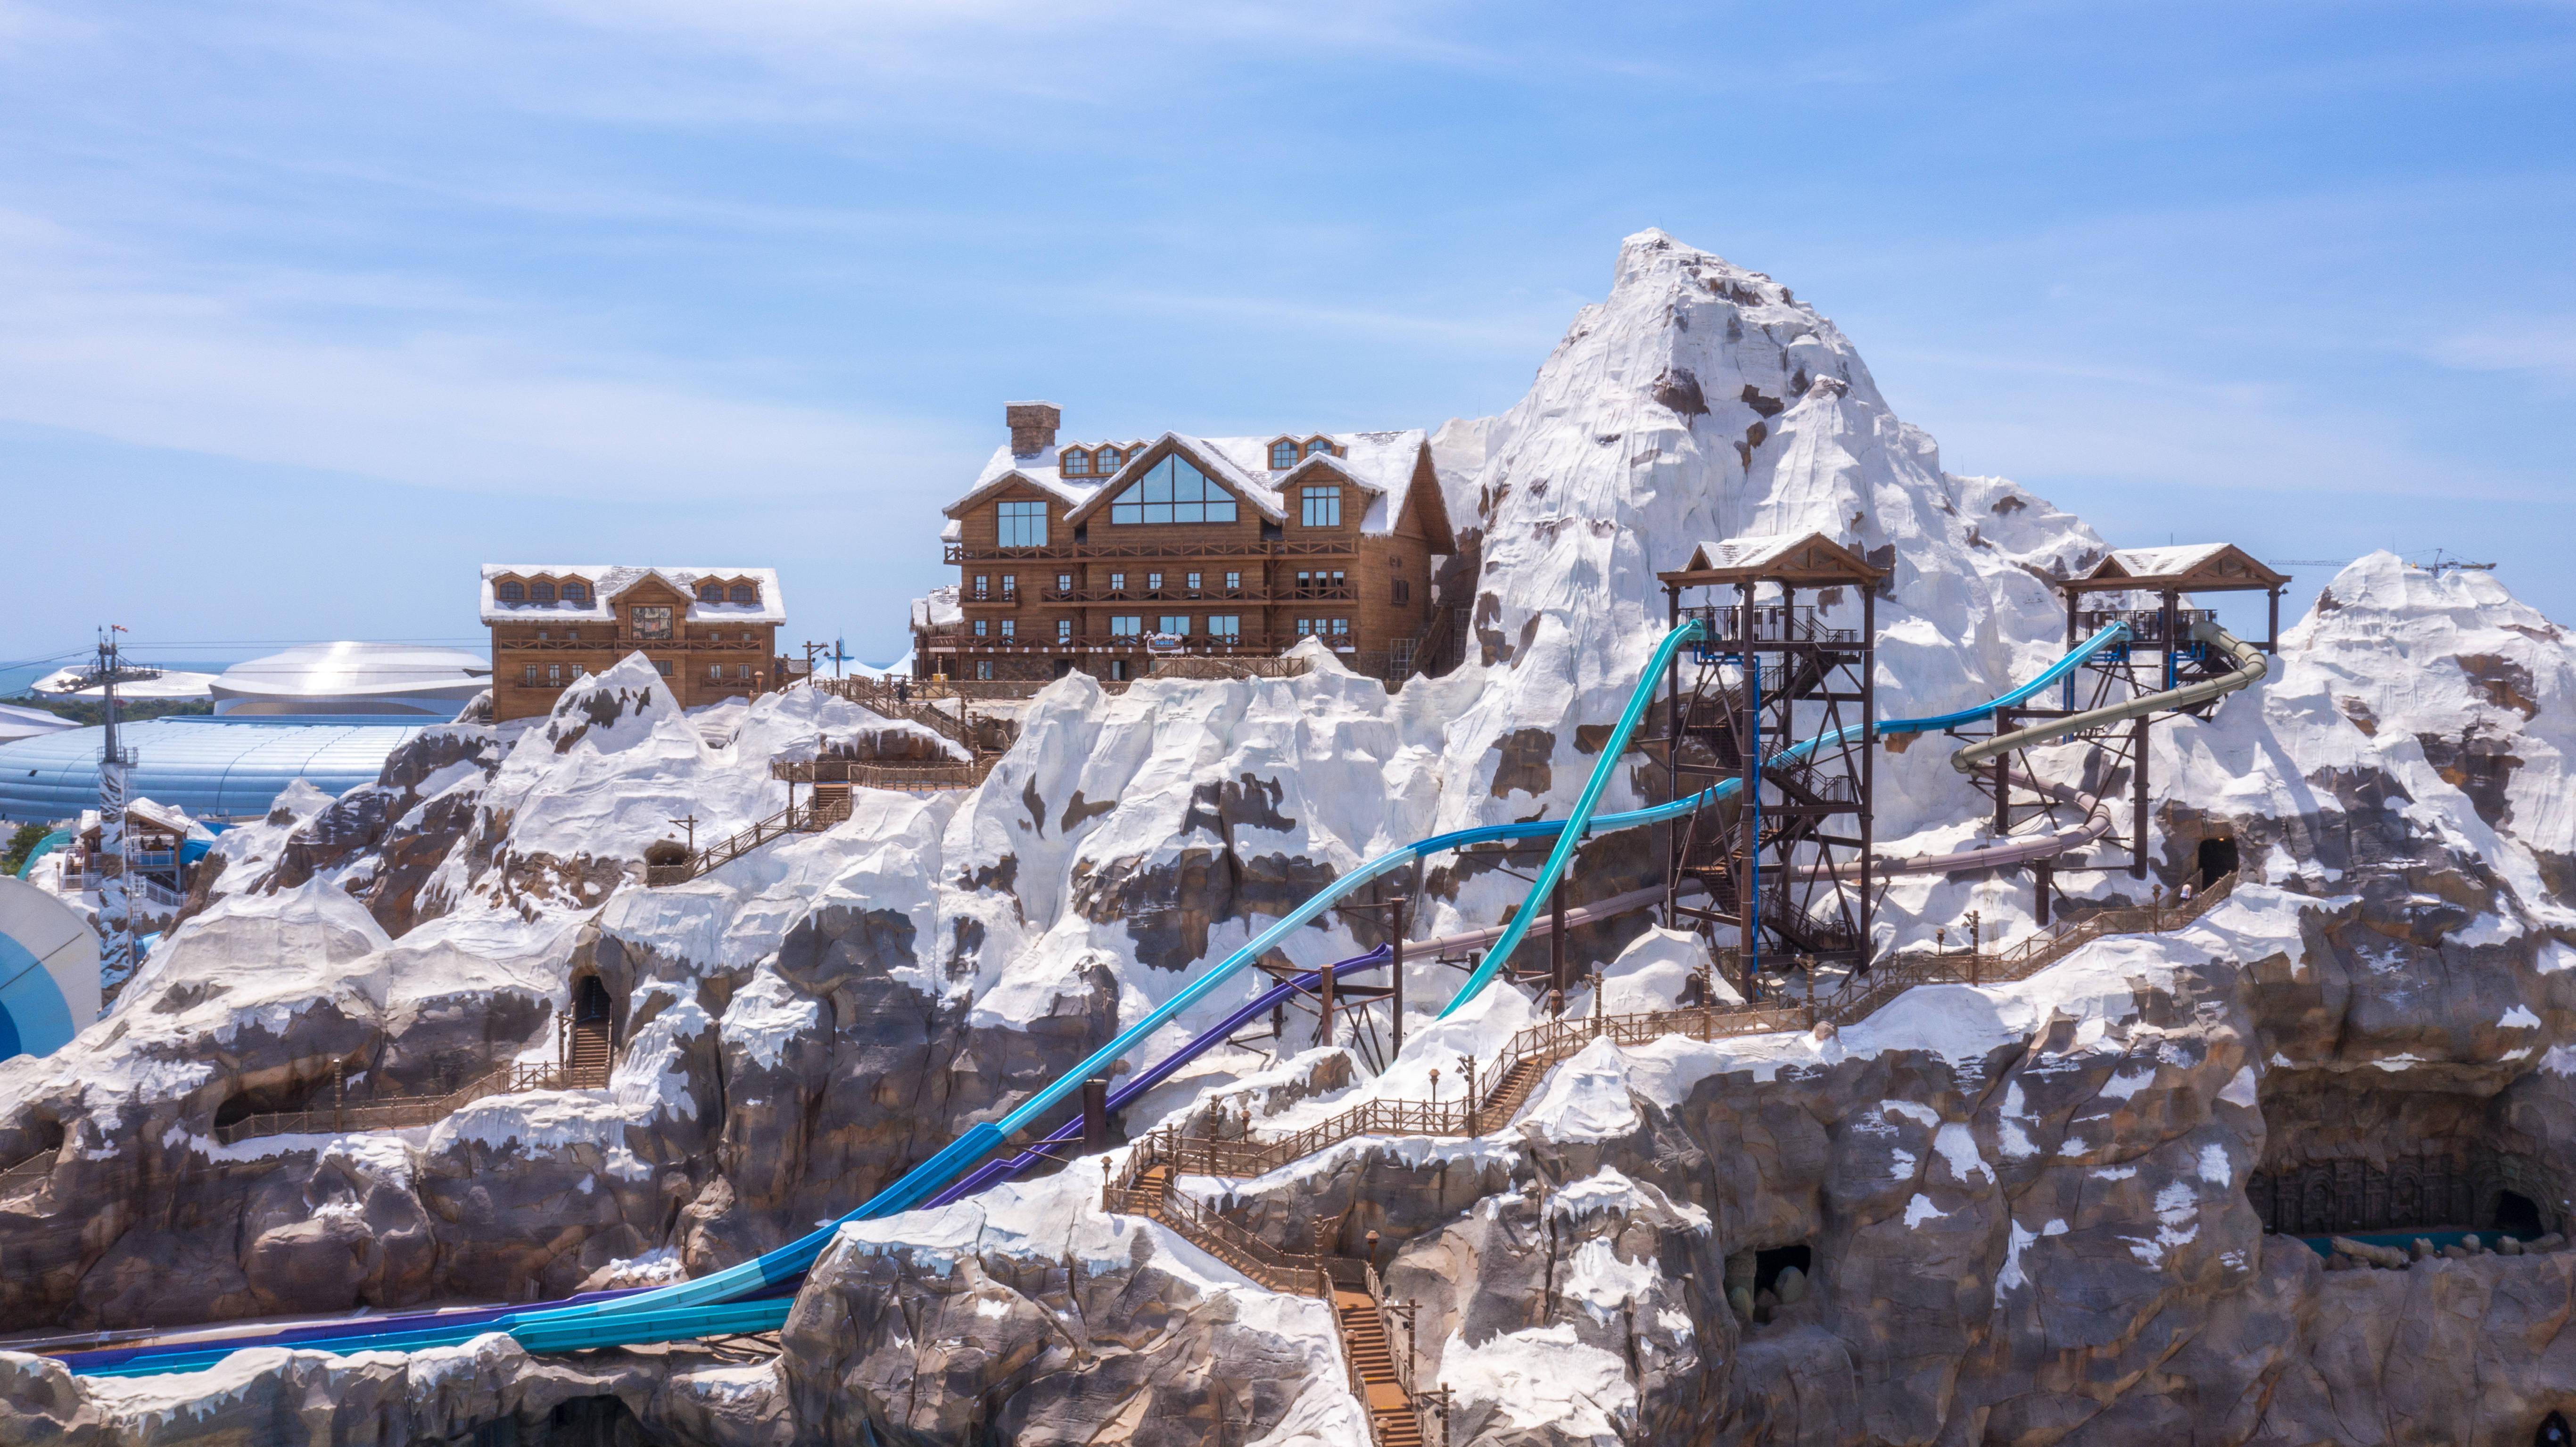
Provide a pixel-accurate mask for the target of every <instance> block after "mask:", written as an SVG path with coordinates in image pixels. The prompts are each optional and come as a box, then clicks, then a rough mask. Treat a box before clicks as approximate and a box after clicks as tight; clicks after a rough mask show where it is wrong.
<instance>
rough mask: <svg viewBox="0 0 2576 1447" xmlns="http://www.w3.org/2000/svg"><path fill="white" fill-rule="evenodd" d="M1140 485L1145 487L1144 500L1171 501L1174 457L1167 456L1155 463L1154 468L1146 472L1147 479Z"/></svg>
mask: <svg viewBox="0 0 2576 1447" xmlns="http://www.w3.org/2000/svg"><path fill="white" fill-rule="evenodd" d="M1138 486H1140V487H1142V488H1143V489H1144V492H1143V494H1142V498H1143V500H1144V501H1146V502H1170V501H1171V500H1172V459H1170V458H1168V457H1166V458H1164V459H1163V460H1162V461H1160V462H1157V463H1155V464H1154V470H1153V471H1151V472H1148V473H1146V474H1145V480H1144V481H1143V482H1142V483H1140V484H1138Z"/></svg>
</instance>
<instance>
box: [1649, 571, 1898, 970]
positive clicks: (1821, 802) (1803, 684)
mask: <svg viewBox="0 0 2576 1447" xmlns="http://www.w3.org/2000/svg"><path fill="white" fill-rule="evenodd" d="M1658 576H1659V577H1660V578H1661V579H1662V581H1663V584H1664V594H1665V599H1666V602H1667V606H1668V609H1669V611H1670V614H1671V618H1672V621H1673V623H1674V624H1675V625H1676V626H1678V625H1679V624H1680V623H1681V621H1682V619H1683V618H1684V617H1696V618H1698V619H1699V620H1700V622H1701V625H1702V628H1703V630H1704V631H1703V634H1702V637H1701V640H1700V642H1699V643H1698V644H1697V645H1696V646H1695V647H1694V648H1693V649H1691V650H1689V654H1690V657H1689V661H1688V663H1687V664H1686V663H1685V662H1684V660H1683V659H1682V658H1681V657H1679V656H1676V657H1675V659H1674V660H1673V663H1672V666H1671V667H1670V668H1669V669H1668V670H1667V671H1666V675H1665V684H1664V692H1665V709H1664V721H1665V731H1664V733H1663V735H1662V736H1661V738H1660V739H1659V740H1653V741H1650V744H1652V743H1660V744H1661V746H1662V754H1663V762H1664V768H1665V779H1666V783H1667V785H1668V787H1669V788H1670V789H1671V791H1672V792H1671V794H1670V795H1669V797H1672V798H1680V797H1682V796H1683V795H1685V794H1689V793H1696V792H1698V791H1700V790H1704V789H1707V788H1710V787H1712V786H1714V785H1716V784H1717V783H1718V782H1719V781H1720V780H1723V779H1729V778H1732V779H1738V780H1741V781H1742V783H1741V786H1740V791H1739V792H1738V793H1737V794H1736V795H1735V797H1734V798H1733V799H1730V800H1725V801H1721V802H1719V803H1717V804H1714V805H1711V806H1709V807H1707V808H1703V809H1700V810H1698V811H1696V812H1694V813H1693V814H1691V815H1690V816H1689V817H1688V818H1686V819H1682V820H1677V821H1675V822H1674V823H1672V824H1669V825H1667V826H1665V828H1666V830H1667V831H1668V832H1667V839H1666V869H1667V883H1668V884H1669V885H1670V886H1671V892H1670V893H1669V894H1668V895H1667V896H1666V904H1665V910H1666V920H1667V922H1668V923H1670V924H1672V925H1674V926H1675V927H1680V922H1681V921H1682V920H1685V919H1687V920H1691V921H1694V922H1695V924H1696V926H1697V927H1698V928H1699V929H1700V930H1701V931H1702V932H1704V933H1706V934H1708V935H1709V936H1710V937H1711V939H1712V941H1713V942H1714V941H1716V940H1717V937H1718V935H1719V934H1720V933H1721V932H1729V933H1732V935H1733V936H1734V947H1733V949H1732V950H1731V951H1728V950H1724V949H1723V947H1722V946H1721V957H1722V958H1727V959H1729V960H1730V963H1731V970H1730V973H1732V974H1733V975H1734V976H1735V978H1736V983H1737V985H1738V986H1739V987H1741V988H1743V989H1745V991H1746V993H1747V994H1748V995H1749V994H1752V993H1754V981H1755V979H1756V977H1757V976H1758V975H1759V974H1760V972H1761V969H1762V962H1763V959H1764V958H1765V957H1766V956H1769V955H1785V956H1803V957H1806V958H1808V959H1813V960H1824V961H1843V962H1851V963H1856V964H1866V963H1867V962H1868V960H1869V956H1870V953H1871V948H1872V946H1871V937H1870V915H1871V908H1870V906H1871V903H1872V900H1871V893H1872V890H1871V879H1870V859H1871V843H1870V820H1871V815H1872V812H1873V810H1872V804H1871V794H1870V789H1871V782H1872V774H1871V754H1872V749H1871V744H1872V742H1873V736H1874V733H1875V730H1876V725H1877V694H1876V689H1875V685H1874V683H1873V680H1872V669H1871V657H1872V654H1871V649H1872V645H1873V643H1874V640H1875V638H1876V634H1877V629H1878V610H1877V591H1876V590H1877V587H1878V584H1879V582H1880V580H1881V579H1882V578H1884V577H1885V576H1886V575H1885V573H1884V571H1883V570H1881V569H1879V568H1875V567H1872V566H1871V565H1870V564H1869V563H1868V562H1867V561H1866V560H1864V559H1863V558H1861V557H1860V556H1859V555H1858V554H1856V553H1854V552H1852V551H1851V550H1850V549H1848V548H1846V547H1844V546H1842V545H1841V544H1839V543H1837V542H1834V541H1833V540H1832V539H1830V538H1827V537H1826V536H1825V535H1824V534H1822V533H1814V532H1810V533H1799V534H1782V535H1777V536H1769V537H1741V538H1730V539H1728V540H1726V541H1725V542H1719V543H1702V544H1701V545H1700V546H1699V547H1698V548H1697V549H1696V550H1694V551H1693V552H1692V553H1691V556H1690V561H1689V563H1687V564H1686V565H1684V566H1683V567H1682V568H1680V569H1679V570H1677V571H1674V572H1670V573H1663V574H1659V575H1658ZM1802 598H1803V601H1802ZM1855 613H1856V614H1857V617H1856V618H1855V617H1854V616H1853V615H1854V614H1855ZM1835 618H1840V619H1843V620H1847V622H1846V624H1845V626H1835V623H1834V621H1832V620H1833V619H1835ZM1851 622H1856V623H1857V624H1858V626H1857V627H1853V626H1848V625H1849V623H1851ZM1686 668H1687V669H1689V670H1690V671H1691V674H1692V676H1691V677H1690V678H1689V679H1688V680H1687V686H1685V680H1684V679H1683V677H1682V674H1683V672H1684V670H1685V669H1686ZM1820 738H1830V739H1831V742H1829V743H1826V744H1823V745H1812V746H1809V747H1806V748H1800V747H1795V746H1796V745H1800V744H1802V743H1805V742H1806V741H1809V740H1815V739H1820ZM1693 886H1695V889H1696V892H1697V893H1699V894H1701V895H1704V896H1705V898H1704V899H1703V900H1702V901H1701V902H1699V903H1688V902H1685V900H1684V898H1683V891H1684V889H1685V887H1693Z"/></svg>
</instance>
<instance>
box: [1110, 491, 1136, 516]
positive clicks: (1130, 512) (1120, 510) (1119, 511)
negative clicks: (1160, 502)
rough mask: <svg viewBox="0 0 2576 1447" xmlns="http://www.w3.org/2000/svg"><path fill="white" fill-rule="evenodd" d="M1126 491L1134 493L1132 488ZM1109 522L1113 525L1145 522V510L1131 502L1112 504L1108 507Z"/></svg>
mask: <svg viewBox="0 0 2576 1447" xmlns="http://www.w3.org/2000/svg"><path fill="white" fill-rule="evenodd" d="M1127 490H1128V492H1130V493H1133V492H1135V489H1134V488H1132V487H1131V488H1129V489H1127ZM1109 520H1110V521H1111V522H1113V523H1141V522H1143V521H1144V520H1145V510H1144V509H1143V508H1141V507H1138V506H1137V505H1136V504H1134V503H1132V502H1113V503H1111V504H1110V505H1109Z"/></svg>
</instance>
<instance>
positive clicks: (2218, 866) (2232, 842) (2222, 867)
mask: <svg viewBox="0 0 2576 1447" xmlns="http://www.w3.org/2000/svg"><path fill="white" fill-rule="evenodd" d="M2199 863H2200V887H2201V888H2202V889H2207V888H2209V887H2210V886H2211V885H2213V884H2216V883H2217V882H2218V881H2220V880H2222V879H2225V878H2226V877H2227V876H2229V875H2231V874H2234V873H2235V872H2236V837H2235V836H2234V835H2232V834H2221V835H2218V836H2216V837H2214V838H2210V839H2203V840H2202V841H2200V860H2199Z"/></svg>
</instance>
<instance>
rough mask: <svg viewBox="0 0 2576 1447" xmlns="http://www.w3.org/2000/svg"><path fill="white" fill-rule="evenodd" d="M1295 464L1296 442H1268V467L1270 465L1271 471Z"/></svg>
mask: <svg viewBox="0 0 2576 1447" xmlns="http://www.w3.org/2000/svg"><path fill="white" fill-rule="evenodd" d="M1296 465H1297V444H1296V443H1294V442H1273V443H1271V444H1270V467H1271V470H1272V471H1274V472H1275V471H1278V470H1279V469H1281V468H1288V467H1295V466H1296Z"/></svg>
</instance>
